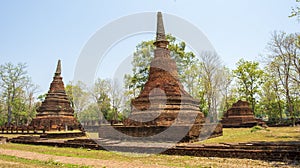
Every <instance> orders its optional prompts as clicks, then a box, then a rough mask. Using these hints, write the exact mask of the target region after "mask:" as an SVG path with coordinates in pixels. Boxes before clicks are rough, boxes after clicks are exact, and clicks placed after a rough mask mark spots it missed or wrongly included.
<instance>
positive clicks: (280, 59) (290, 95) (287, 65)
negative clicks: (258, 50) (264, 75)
mask: <svg viewBox="0 0 300 168" xmlns="http://www.w3.org/2000/svg"><path fill="white" fill-rule="evenodd" d="M298 36H299V35H298V34H287V33H285V32H276V31H275V32H274V33H273V34H272V37H271V40H270V42H269V43H268V50H269V52H270V54H269V55H268V65H267V66H268V68H269V70H271V71H270V74H271V75H272V76H274V79H276V80H274V83H275V85H276V88H275V89H277V91H278V92H279V93H280V94H281V95H282V96H281V97H282V98H281V99H282V100H283V101H284V107H282V108H284V111H285V112H286V115H287V117H289V118H290V119H291V121H292V122H293V125H295V119H296V117H297V116H296V112H295V106H294V105H295V103H294V101H295V100H296V99H297V98H298V97H299V91H298V90H299V86H300V66H299V65H300V64H299V63H300V56H299V51H300V50H299V49H300V48H299V46H298V45H297V39H298ZM277 97H278V96H277ZM281 99H280V100H281ZM280 100H278V101H280Z"/></svg>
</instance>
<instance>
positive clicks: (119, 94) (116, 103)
mask: <svg viewBox="0 0 300 168" xmlns="http://www.w3.org/2000/svg"><path fill="white" fill-rule="evenodd" d="M109 85H110V86H109V87H110V89H109V92H108V95H109V97H110V100H111V106H112V117H111V119H112V120H114V121H117V120H119V119H120V116H121V114H120V113H119V112H120V110H121V106H122V103H123V98H124V96H123V91H122V88H121V86H120V84H119V81H117V79H113V80H109Z"/></svg>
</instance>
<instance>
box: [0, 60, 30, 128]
mask: <svg viewBox="0 0 300 168" xmlns="http://www.w3.org/2000/svg"><path fill="white" fill-rule="evenodd" d="M0 79H1V80H0V87H1V97H2V99H3V100H4V102H5V106H6V107H5V109H6V110H7V120H6V122H7V123H8V124H11V123H12V121H13V119H14V118H13V117H15V119H14V121H15V122H17V124H18V122H19V117H18V116H19V115H20V114H21V113H22V115H23V114H24V113H28V111H27V110H26V111H24V110H25V109H24V108H22V109H20V108H18V106H20V105H21V104H22V105H24V103H26V100H27V98H29V102H27V103H29V104H27V105H28V106H29V107H30V108H31V107H33V106H32V101H33V92H34V90H35V89H36V87H35V86H34V85H33V84H32V83H31V79H30V78H29V76H28V75H27V72H26V64H22V63H19V64H17V65H13V64H12V63H6V64H4V65H0ZM26 91H27V92H26ZM26 93H28V94H26ZM27 101H28V100H27ZM20 107H21V106H20ZM30 111H32V109H30ZM23 116H24V115H23Z"/></svg>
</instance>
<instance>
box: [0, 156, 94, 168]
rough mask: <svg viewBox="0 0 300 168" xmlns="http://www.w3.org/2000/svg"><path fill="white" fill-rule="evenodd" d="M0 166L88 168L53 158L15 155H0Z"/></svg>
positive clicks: (10, 167) (11, 167) (9, 167)
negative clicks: (31, 157)
mask: <svg viewBox="0 0 300 168" xmlns="http://www.w3.org/2000/svg"><path fill="white" fill-rule="evenodd" d="M0 161H1V162H0V167H2V168H4V167H7V168H13V167H41V168H44V167H45V168H56V167H61V168H88V167H87V166H81V165H74V164H63V163H60V162H56V161H54V160H47V161H40V160H35V159H33V160H31V159H24V158H19V157H15V156H8V155H0Z"/></svg>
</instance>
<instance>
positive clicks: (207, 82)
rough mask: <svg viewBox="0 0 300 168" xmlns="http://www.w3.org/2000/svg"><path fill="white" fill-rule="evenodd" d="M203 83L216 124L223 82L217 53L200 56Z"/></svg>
mask: <svg viewBox="0 0 300 168" xmlns="http://www.w3.org/2000/svg"><path fill="white" fill-rule="evenodd" d="M200 58H201V60H200V61H201V65H200V68H201V70H200V73H201V81H202V85H203V88H204V92H205V97H206V100H207V103H208V111H209V115H211V118H212V120H213V121H214V122H216V121H217V116H218V113H217V109H218V106H219V103H220V100H219V98H220V89H221V84H222V83H221V81H222V80H223V79H222V78H223V76H222V74H221V72H222V69H221V67H222V65H221V61H220V58H219V56H218V55H217V53H212V52H204V53H202V54H201V55H200Z"/></svg>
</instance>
